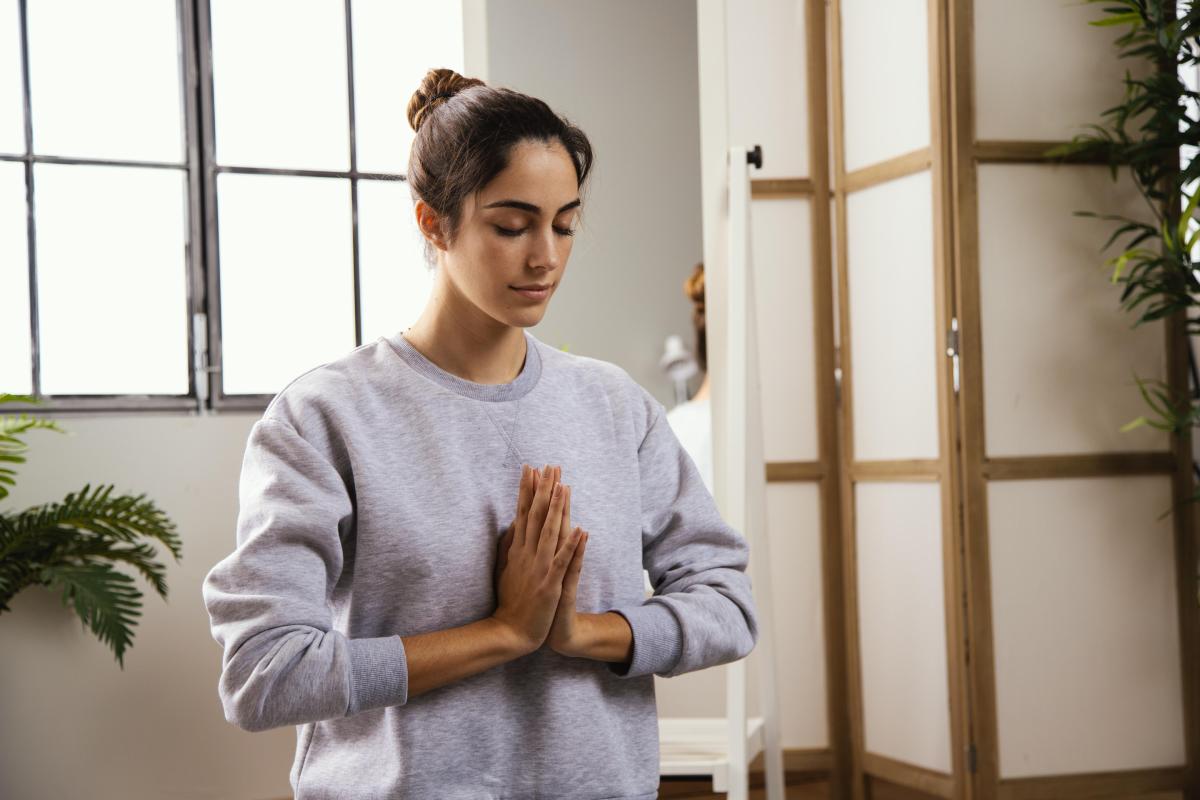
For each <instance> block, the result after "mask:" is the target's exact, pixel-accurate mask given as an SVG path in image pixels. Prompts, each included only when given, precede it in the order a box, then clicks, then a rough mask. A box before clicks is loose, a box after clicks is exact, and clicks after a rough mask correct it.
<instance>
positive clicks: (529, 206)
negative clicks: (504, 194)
mask: <svg viewBox="0 0 1200 800" xmlns="http://www.w3.org/2000/svg"><path fill="white" fill-rule="evenodd" d="M578 205H582V204H581V203H580V201H579V198H578V197H576V198H575V199H574V200H572V201H571V202H569V203H567V204H566V205H565V206H563V207H562V208H560V209H559V210H558V211H556V212H554V216H556V217H557V216H558V215H559V214H561V213H562V212H564V211H566V210H567V209H569V208H575V207H576V206H578ZM500 206H504V207H507V208H518V209H520V210H521V211H528V212H530V213H532V214H539V215H540V214H541V213H542V209H541V208H540V207H539V206H535V205H534V204H533V203H526V202H525V201H524V200H497V201H496V202H494V203H488V204H487V205H486V206H484V208H497V207H500Z"/></svg>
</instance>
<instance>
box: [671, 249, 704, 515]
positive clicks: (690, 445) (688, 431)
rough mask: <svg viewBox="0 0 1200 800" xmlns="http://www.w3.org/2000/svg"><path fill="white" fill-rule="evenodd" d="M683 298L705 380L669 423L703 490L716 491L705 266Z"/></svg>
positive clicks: (694, 271)
mask: <svg viewBox="0 0 1200 800" xmlns="http://www.w3.org/2000/svg"><path fill="white" fill-rule="evenodd" d="M683 295H684V297H686V298H687V299H689V300H691V301H692V327H693V328H695V330H696V360H697V361H698V362H699V364H700V372H701V374H703V375H704V379H703V380H702V381H701V382H700V388H699V389H697V390H696V394H694V395H693V396H692V398H691V399H690V400H688V401H687V402H686V403H680V404H678V405H677V406H675V407H674V408H672V409H671V410H670V411H668V412H667V422H669V423H670V424H671V430H672V431H674V432H675V436H676V437H678V438H679V442H680V444H682V445H683V447H684V449H685V450H687V451H688V455H690V456H691V457H692V460H693V461H695V462H696V467H697V469H699V470H700V477H702V478H703V479H704V488H706V489H708V491H709V493H710V494H711V493H712V490H713V467H712V401H711V399H710V395H709V392H710V391H711V387H710V386H709V380H708V341H707V332H706V324H705V319H704V263H703V262H701V263H699V264H697V265H696V266H695V267H694V268H693V269H692V274H691V275H689V276H688V278H687V280H685V281H684V282H683Z"/></svg>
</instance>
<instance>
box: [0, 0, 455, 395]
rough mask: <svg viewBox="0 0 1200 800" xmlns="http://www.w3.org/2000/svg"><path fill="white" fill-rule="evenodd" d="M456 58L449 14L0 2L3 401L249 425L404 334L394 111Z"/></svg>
mask: <svg viewBox="0 0 1200 800" xmlns="http://www.w3.org/2000/svg"><path fill="white" fill-rule="evenodd" d="M463 40H464V37H463V9H462V4H461V3H454V2H447V3H423V4H418V3H397V2H394V0H320V1H319V2H312V3H305V4H296V3H292V2H288V0H255V2H252V3H248V2H244V0H178V2H176V3H174V4H172V3H164V2H162V0H119V1H118V0H110V1H109V2H105V3H74V4H72V5H71V12H70V13H69V14H66V13H63V12H62V10H61V9H60V8H59V7H58V5H57V4H54V3H51V2H49V0H0V280H2V281H3V286H4V287H5V291H4V292H3V293H0V337H3V338H2V339H0V341H2V342H3V346H2V347H0V391H4V392H11V393H19V394H36V395H38V396H39V397H42V398H43V399H44V400H45V401H46V402H45V404H44V405H36V406H31V407H30V408H33V409H37V410H38V411H40V412H53V411H59V410H61V411H71V410H109V409H112V410H122V411H126V410H133V409H182V410H186V409H189V408H194V407H200V408H226V409H227V408H237V409H250V410H253V409H262V408H263V407H265V405H266V404H267V402H269V401H270V399H271V397H272V396H273V395H274V393H275V392H277V391H278V390H279V389H281V388H283V386H284V385H286V384H287V382H288V381H290V380H291V379H292V378H294V377H295V376H297V375H299V374H301V373H302V372H304V371H306V370H307V369H310V368H312V367H314V366H317V365H318V364H321V363H324V362H326V361H330V360H332V359H334V358H337V357H339V356H340V355H343V354H344V353H346V352H347V351H348V350H350V349H352V348H354V347H356V346H358V345H360V344H362V343H363V342H370V341H373V340H374V339H376V338H377V337H379V336H381V335H390V334H392V333H394V332H396V331H398V330H401V329H402V328H403V327H405V326H406V325H408V324H410V323H411V322H412V321H414V320H415V319H416V317H417V315H418V314H419V313H420V310H421V309H422V308H423V307H424V305H425V302H426V300H427V298H428V293H429V290H430V288H431V285H432V279H431V276H430V274H429V273H428V271H427V270H426V269H425V267H424V264H423V261H422V256H421V239H420V234H419V233H418V231H417V229H416V225H415V222H414V221H413V216H412V204H411V199H410V195H409V190H408V186H407V184H406V183H404V182H403V170H404V168H405V167H406V164H407V160H408V152H409V148H410V145H411V143H412V136H413V132H412V130H411V128H410V127H409V125H408V121H407V114H406V107H407V103H408V98H409V97H410V96H411V94H412V92H413V90H414V89H415V88H416V86H417V84H418V83H419V81H420V79H421V77H422V76H423V75H424V74H425V71H426V70H427V69H428V68H430V67H431V66H444V67H450V68H452V69H456V70H458V71H460V72H465V71H466V70H465V69H464V68H463V62H464V47H463ZM9 408H13V406H9Z"/></svg>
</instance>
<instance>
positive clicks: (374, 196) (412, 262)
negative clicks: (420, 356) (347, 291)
mask: <svg viewBox="0 0 1200 800" xmlns="http://www.w3.org/2000/svg"><path fill="white" fill-rule="evenodd" d="M424 241H425V238H424V237H423V236H422V235H421V234H420V232H419V231H418V229H417V222H416V218H415V217H414V216H413V205H412V196H411V195H410V194H409V190H408V184H407V183H403V182H402V181H378V180H375V181H359V183H358V274H359V280H360V281H361V291H362V318H363V330H362V340H363V342H364V343H366V342H372V341H374V340H375V339H377V338H379V337H380V336H391V335H392V334H393V333H398V332H399V331H402V330H404V329H405V328H407V327H408V326H410V325H412V324H413V323H414V322H416V321H417V317H419V316H421V311H422V310H423V309H424V308H425V304H426V303H427V302H428V301H429V294H430V292H431V291H432V290H433V276H434V273H433V271H432V270H429V269H428V268H426V266H425V259H424V256H423V255H422V243H423V242H424Z"/></svg>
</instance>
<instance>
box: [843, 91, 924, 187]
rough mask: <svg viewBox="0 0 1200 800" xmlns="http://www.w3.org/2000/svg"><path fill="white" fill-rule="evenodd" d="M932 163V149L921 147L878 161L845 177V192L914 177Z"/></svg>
mask: <svg viewBox="0 0 1200 800" xmlns="http://www.w3.org/2000/svg"><path fill="white" fill-rule="evenodd" d="M934 107H935V108H936V104H934ZM932 163H933V149H932V148H931V147H922V148H921V149H920V150H914V151H912V152H911V153H905V154H904V155H901V156H896V157H895V158H889V159H888V160H887V161H880V162H879V163H878V164H872V165H870V166H869V167H863V168H861V169H856V170H854V171H853V172H851V173H848V174H847V175H846V184H845V185H846V191H847V192H857V191H861V190H862V189H867V188H869V187H871V186H878V185H879V184H881V183H887V182H888V181H894V180H896V179H897V178H903V177H905V176H906V175H915V174H916V173H918V172H922V171H924V170H927V169H929V168H930V166H931V165H932Z"/></svg>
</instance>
